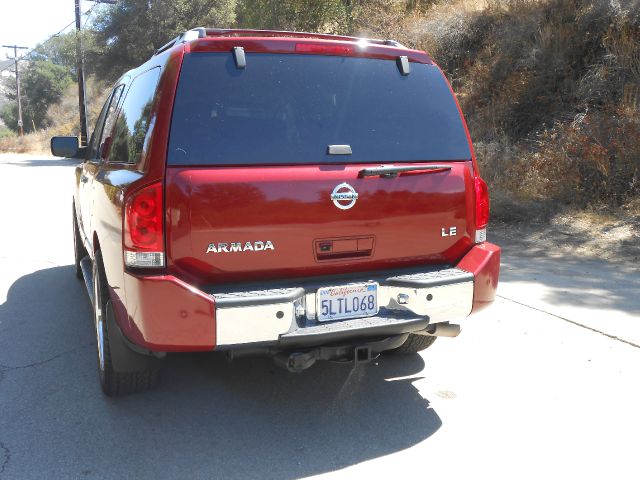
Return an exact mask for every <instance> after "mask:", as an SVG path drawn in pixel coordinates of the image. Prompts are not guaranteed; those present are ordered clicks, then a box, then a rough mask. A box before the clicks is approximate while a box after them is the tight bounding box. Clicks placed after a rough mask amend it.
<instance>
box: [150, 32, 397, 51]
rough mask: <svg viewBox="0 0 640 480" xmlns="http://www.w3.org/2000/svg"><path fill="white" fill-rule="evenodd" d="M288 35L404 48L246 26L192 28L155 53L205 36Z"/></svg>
mask: <svg viewBox="0 0 640 480" xmlns="http://www.w3.org/2000/svg"><path fill="white" fill-rule="evenodd" d="M243 36H244V37H246V36H252V37H290V38H317V39H322V40H342V41H349V42H366V43H374V44H377V45H387V46H390V47H398V48H404V46H403V45H402V44H401V43H399V42H396V41H395V40H382V39H378V38H363V37H350V36H346V35H332V34H329V33H310V32H291V31H288V30H253V29H246V28H204V27H198V28H192V29H191V30H187V31H186V32H184V33H182V34H180V35H178V36H177V37H176V38H174V39H173V40H171V41H170V42H168V43H166V44H165V45H163V46H162V47H160V48H159V49H158V50H157V51H156V53H155V55H158V54H159V53H162V52H164V51H165V50H168V49H170V48H171V47H173V46H174V45H177V44H179V43H185V42H189V41H191V40H196V39H198V38H206V37H243Z"/></svg>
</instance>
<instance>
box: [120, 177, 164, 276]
mask: <svg viewBox="0 0 640 480" xmlns="http://www.w3.org/2000/svg"><path fill="white" fill-rule="evenodd" d="M162 212H163V208H162V184H161V183H154V184H152V185H148V186H146V187H144V188H142V189H140V190H138V191H136V192H134V193H133V194H131V195H130V196H128V197H127V200H126V202H125V207H124V238H123V243H124V260H125V264H126V265H127V266H129V267H163V266H164V229H163V221H162Z"/></svg>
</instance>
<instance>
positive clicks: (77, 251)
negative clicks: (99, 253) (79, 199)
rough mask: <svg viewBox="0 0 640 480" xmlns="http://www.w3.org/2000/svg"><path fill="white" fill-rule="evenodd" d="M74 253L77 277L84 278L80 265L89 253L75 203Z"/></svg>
mask: <svg viewBox="0 0 640 480" xmlns="http://www.w3.org/2000/svg"><path fill="white" fill-rule="evenodd" d="M72 218H73V254H74V258H75V263H76V277H78V278H79V279H81V280H82V278H83V275H82V268H81V267H80V260H82V259H83V258H84V257H86V256H87V255H88V253H87V250H86V248H84V244H83V243H82V238H81V237H80V230H79V229H78V218H77V217H76V206H75V205H73V217H72Z"/></svg>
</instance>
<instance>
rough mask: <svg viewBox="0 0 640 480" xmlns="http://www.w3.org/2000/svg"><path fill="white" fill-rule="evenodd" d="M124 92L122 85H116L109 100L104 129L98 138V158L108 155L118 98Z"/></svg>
mask: <svg viewBox="0 0 640 480" xmlns="http://www.w3.org/2000/svg"><path fill="white" fill-rule="evenodd" d="M123 91H124V85H118V86H117V87H116V88H115V89H114V91H113V94H112V95H111V100H110V101H109V108H108V109H107V114H106V116H105V119H104V128H103V130H102V135H101V138H100V142H99V145H100V147H99V148H98V151H97V156H98V157H103V156H105V155H108V154H109V147H110V145H111V141H112V136H111V135H112V132H113V124H114V122H115V121H116V114H117V111H118V104H119V102H120V97H121V96H122V92H123Z"/></svg>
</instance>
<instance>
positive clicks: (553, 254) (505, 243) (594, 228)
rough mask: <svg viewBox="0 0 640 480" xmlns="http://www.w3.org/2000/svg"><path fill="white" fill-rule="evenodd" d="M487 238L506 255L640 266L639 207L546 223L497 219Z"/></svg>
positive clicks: (570, 215) (568, 216)
mask: <svg viewBox="0 0 640 480" xmlns="http://www.w3.org/2000/svg"><path fill="white" fill-rule="evenodd" d="M488 238H489V240H490V241H492V242H495V243H497V244H499V245H501V246H502V247H503V249H504V252H505V254H506V255H522V256H532V257H547V258H567V257H571V258H576V257H581V258H592V259H600V260H606V261H609V262H622V263H626V264H631V265H634V264H635V265H636V266H637V267H638V268H639V269H640V208H629V209H627V211H621V212H619V213H617V214H615V215H612V214H604V215H603V214H596V213H592V212H585V211H576V212H570V213H560V214H556V215H554V216H553V217H551V219H550V220H549V221H547V222H539V223H527V222H523V221H519V222H509V223H503V222H497V223H493V224H491V225H490V229H489V234H488Z"/></svg>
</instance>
